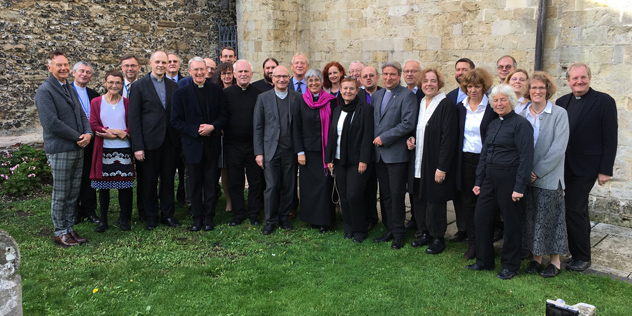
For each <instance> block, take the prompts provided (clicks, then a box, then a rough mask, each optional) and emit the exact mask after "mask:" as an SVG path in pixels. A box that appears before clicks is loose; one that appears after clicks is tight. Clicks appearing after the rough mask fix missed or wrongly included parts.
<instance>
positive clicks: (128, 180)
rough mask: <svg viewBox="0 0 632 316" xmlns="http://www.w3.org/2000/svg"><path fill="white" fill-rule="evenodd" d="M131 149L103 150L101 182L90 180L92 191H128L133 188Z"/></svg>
mask: <svg viewBox="0 0 632 316" xmlns="http://www.w3.org/2000/svg"><path fill="white" fill-rule="evenodd" d="M132 158H133V156H132V150H131V148H103V157H102V159H103V166H102V172H103V173H102V176H103V178H102V179H101V180H92V182H91V186H92V188H94V189H129V188H133V187H134V165H133V164H132Z"/></svg>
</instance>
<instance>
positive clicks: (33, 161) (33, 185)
mask: <svg viewBox="0 0 632 316" xmlns="http://www.w3.org/2000/svg"><path fill="white" fill-rule="evenodd" d="M14 148H17V149H16V150H13V151H7V152H5V153H2V154H0V188H1V189H2V190H1V191H2V193H1V194H2V195H8V196H13V197H17V196H23V195H26V194H29V193H32V192H33V191H34V190H36V189H41V188H42V186H43V185H46V184H50V183H51V181H52V174H51V170H50V165H49V164H48V161H47V159H46V154H45V153H44V151H43V150H42V149H36V148H33V147H31V146H28V145H21V144H16V145H15V146H14Z"/></svg>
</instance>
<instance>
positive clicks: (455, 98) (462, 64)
mask: <svg viewBox="0 0 632 316" xmlns="http://www.w3.org/2000/svg"><path fill="white" fill-rule="evenodd" d="M474 68H476V66H475V65H474V62H473V61H472V60H471V59H469V58H460V59H459V60H457V61H456V63H455V64H454V79H455V80H456V83H457V84H459V86H458V87H456V89H454V90H452V91H450V92H449V93H448V94H447V95H446V98H448V99H450V101H452V103H454V104H459V102H461V101H463V99H465V97H466V96H467V91H463V90H461V78H463V76H465V74H466V73H467V72H468V71H470V70H472V69H474Z"/></svg>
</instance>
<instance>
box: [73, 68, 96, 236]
mask: <svg viewBox="0 0 632 316" xmlns="http://www.w3.org/2000/svg"><path fill="white" fill-rule="evenodd" d="M72 77H73V78H74V81H73V82H72V87H73V88H74V90H75V91H76V92H77V96H79V102H80V103H81V109H82V110H83V113H84V114H85V115H86V117H87V118H88V121H90V101H92V99H94V98H96V97H98V96H99V93H98V92H96V91H94V90H92V89H90V88H88V83H90V81H91V80H92V66H90V64H88V63H87V62H84V61H80V62H77V63H76V64H75V65H74V66H73V67H72ZM93 148H94V138H92V139H90V143H89V144H88V146H86V148H85V149H84V151H83V171H82V173H81V190H80V192H79V208H78V213H77V214H76V215H75V224H79V223H80V222H81V221H83V220H84V219H86V220H88V221H90V222H92V223H100V222H101V220H100V219H99V217H97V215H96V213H95V211H96V209H97V190H95V189H93V188H92V186H91V185H90V165H91V164H92V150H93Z"/></svg>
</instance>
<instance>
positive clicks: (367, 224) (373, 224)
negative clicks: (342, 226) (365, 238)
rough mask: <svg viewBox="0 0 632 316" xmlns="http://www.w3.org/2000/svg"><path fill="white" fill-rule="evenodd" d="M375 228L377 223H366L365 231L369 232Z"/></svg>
mask: <svg viewBox="0 0 632 316" xmlns="http://www.w3.org/2000/svg"><path fill="white" fill-rule="evenodd" d="M375 226H377V223H373V222H371V223H366V231H371V230H372V229H373V228H375Z"/></svg>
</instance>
